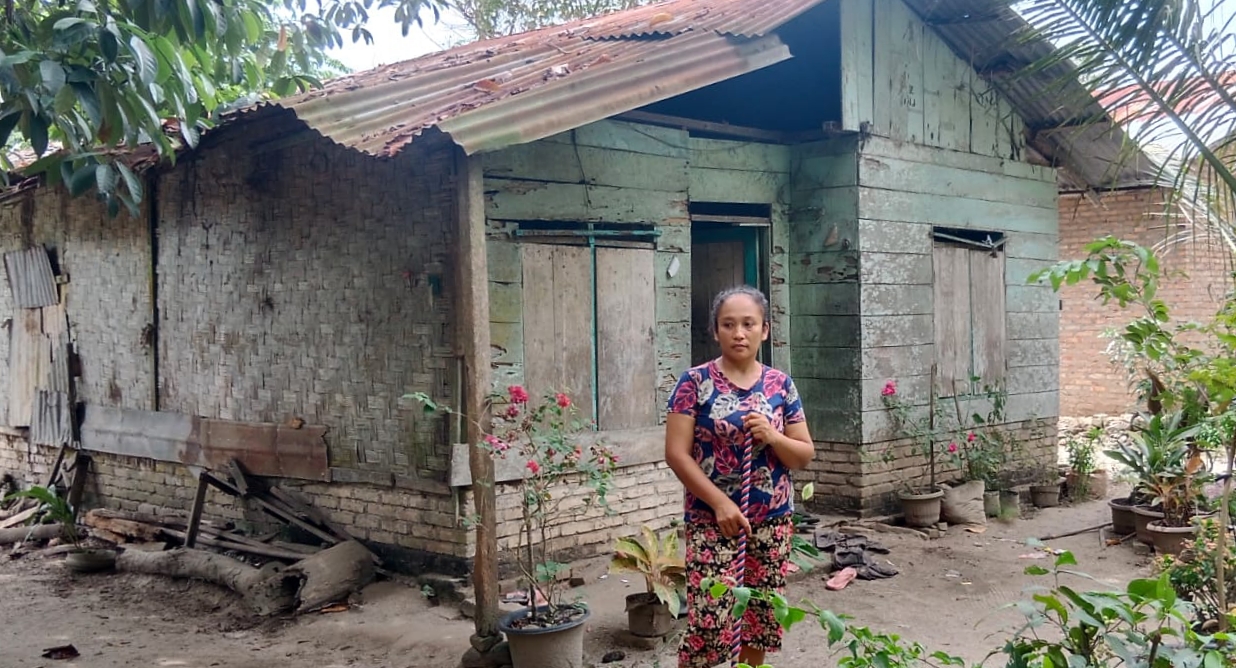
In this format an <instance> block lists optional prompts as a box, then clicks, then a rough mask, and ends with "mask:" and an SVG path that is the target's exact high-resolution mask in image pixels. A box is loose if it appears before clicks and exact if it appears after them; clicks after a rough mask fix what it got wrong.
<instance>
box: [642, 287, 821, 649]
mask: <svg viewBox="0 0 1236 668" xmlns="http://www.w3.org/2000/svg"><path fill="white" fill-rule="evenodd" d="M710 319H711V322H710V328H711V330H712V334H713V337H714V338H715V339H716V340H717V343H719V344H720V346H721V357H719V358H717V359H715V360H713V361H711V362H708V363H706V364H703V365H701V366H698V367H695V368H693V369H689V370H687V371H686V372H685V373H683V374H682V377H681V378H680V379H679V381H678V386H677V387H676V388H675V389H674V392H673V394H672V395H671V396H670V400H669V416H668V418H667V420H666V432H665V461H666V463H667V464H669V466H670V468H671V469H673V471H674V473H675V474H676V475H677V476H678V479H679V480H681V481H682V484H683V486H684V487H686V542H687V580H688V586H687V623H688V629H687V635H686V637H685V638H684V639H683V644H682V647H681V649H680V650H679V653H678V665H679V668H712V667H713V666H716V665H718V664H721V663H724V662H726V661H728V660H729V659H730V657H731V651H732V649H731V648H732V646H733V642H734V640H735V638H734V636H733V632H734V628H735V624H734V619H733V615H732V614H731V612H730V611H731V609H732V608H733V604H734V602H733V599H732V596H731V595H728V594H727V595H726V596H724V597H722V598H720V599H714V598H712V596H711V595H710V594H708V593H707V592H705V591H703V590H702V589H701V588H700V582H702V581H703V580H704V579H705V578H714V579H718V580H722V581H726V578H728V577H732V576H733V575H734V573H735V571H734V563H735V556H736V553H737V551H738V547H739V540H740V538H741V537H742V536H743V535H744V533H745V535H746V537H747V554H746V562H745V563H746V568H745V573H744V574H743V582H741V583H732V582H731V584H739V585H744V586H746V587H750V588H752V589H760V590H765V591H767V590H776V591H782V590H784V588H785V576H786V572H787V569H788V567H789V556H790V538H791V537H792V536H793V533H794V526H793V521H792V519H791V515H792V514H793V512H794V501H793V498H794V486H793V482H792V480H791V478H790V470H791V469H801V468H803V467H805V466H806V465H807V464H808V462H810V461H811V458H812V456H813V455H814V454H815V446H814V445H813V444H812V441H811V434H810V432H809V431H808V430H807V424H806V421H805V417H804V415H803V407H802V402H801V400H800V399H799V396H798V390H797V389H796V388H795V387H794V382H793V381H792V380H791V379H790V377H789V376H787V375H786V374H784V373H782V372H780V371H777V370H776V369H773V368H770V367H767V366H764V365H763V364H761V363H760V362H759V360H757V359H756V357H757V355H758V352H759V349H760V345H761V344H762V343H763V342H764V341H767V340H768V334H769V320H768V300H767V299H766V298H765V297H764V294H763V293H761V292H760V291H759V290H756V289H755V288H751V287H746V286H744V287H739V288H733V289H730V290H726V291H725V292H722V293H721V294H719V295H717V297H716V299H715V300H713V305H712V313H711V315H710ZM747 438H750V439H751V440H752V443H753V449H752V452H753V459H752V462H751V469H750V470H751V472H752V487H751V490H750V499H749V505H748V512H747V514H746V515H744V514H743V513H742V510H741V508H740V506H741V496H742V485H743V476H742V466H743V461H742V459H743V451H744V441H745V440H746V439H747ZM781 636H782V631H781V627H780V625H779V624H778V623H777V620H776V618H775V617H774V616H773V611H772V608H771V606H769V605H768V604H766V603H764V602H762V601H755V600H753V601H752V602H751V605H750V607H749V608H748V609H747V612H746V614H745V615H743V623H742V653H741V659H742V661H744V662H746V663H748V664H750V665H752V666H758V665H760V664H762V663H764V659H765V654H766V653H767V652H775V651H778V650H780V649H781Z"/></svg>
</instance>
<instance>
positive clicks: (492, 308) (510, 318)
mask: <svg viewBox="0 0 1236 668" xmlns="http://www.w3.org/2000/svg"><path fill="white" fill-rule="evenodd" d="M522 321H523V286H522V285H520V284H519V283H494V282H490V283H489V322H491V323H508V324H509V323H518V322H522Z"/></svg>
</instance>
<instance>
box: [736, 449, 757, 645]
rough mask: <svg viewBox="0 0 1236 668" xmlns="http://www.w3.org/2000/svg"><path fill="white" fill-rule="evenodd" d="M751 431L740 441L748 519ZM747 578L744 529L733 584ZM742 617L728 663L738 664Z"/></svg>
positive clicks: (738, 619)
mask: <svg viewBox="0 0 1236 668" xmlns="http://www.w3.org/2000/svg"><path fill="white" fill-rule="evenodd" d="M752 440H753V439H752V438H751V433H750V432H747V434H746V436H745V437H744V438H743V442H742V503H740V504H739V508H740V509H741V510H742V516H743V517H747V518H748V521H750V518H749V513H748V511H749V510H750V509H751V459H752V450H753V444H752ZM746 578H747V532H746V531H745V530H744V531H743V532H742V534H741V535H739V536H738V554H737V555H735V558H734V586H735V587H742V586H744V582H745V581H746ZM742 618H743V615H736V616H735V617H734V642H733V644H732V646H731V647H730V665H731V666H732V667H736V666H738V657H739V655H740V654H742Z"/></svg>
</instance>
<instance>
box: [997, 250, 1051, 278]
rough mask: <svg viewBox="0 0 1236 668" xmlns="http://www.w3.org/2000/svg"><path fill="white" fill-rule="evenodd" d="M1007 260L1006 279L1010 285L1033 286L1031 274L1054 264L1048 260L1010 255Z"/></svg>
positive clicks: (1005, 267)
mask: <svg viewBox="0 0 1236 668" xmlns="http://www.w3.org/2000/svg"><path fill="white" fill-rule="evenodd" d="M1006 257H1007V259H1006V260H1005V266H1004V280H1005V282H1006V283H1007V284H1008V285H1009V286H1016V285H1020V286H1031V285H1034V284H1033V283H1030V281H1029V280H1027V279H1029V278H1030V276H1031V274H1034V273H1035V272H1037V271H1039V270H1040V269H1046V268H1048V267H1050V266H1051V265H1053V264H1054V262H1049V261H1047V260H1026V259H1021V258H1013V257H1008V256H1007V254H1006Z"/></svg>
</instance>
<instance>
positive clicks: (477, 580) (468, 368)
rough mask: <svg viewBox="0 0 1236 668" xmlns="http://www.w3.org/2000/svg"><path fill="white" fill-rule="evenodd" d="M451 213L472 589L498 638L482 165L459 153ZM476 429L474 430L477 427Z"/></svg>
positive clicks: (482, 628)
mask: <svg viewBox="0 0 1236 668" xmlns="http://www.w3.org/2000/svg"><path fill="white" fill-rule="evenodd" d="M455 156H456V157H455V193H456V196H457V200H456V201H457V207H456V211H457V213H458V216H459V262H458V266H459V295H460V298H459V300H458V301H457V302H456V303H457V304H459V305H460V310H459V312H458V316H457V317H458V321H459V329H458V330H457V331H458V337H459V341H458V342H459V349H460V352H461V353H462V354H463V360H464V388H465V390H464V394H463V396H464V405H463V407H462V408H463V412H464V414H465V415H467V416H468V418H469V420H468V428H467V438H468V443H469V444H471V445H472V447H471V448H470V450H469V454H468V468H469V470H470V471H471V473H472V499H473V502H474V505H475V508H476V514H477V517H478V519H479V522H478V523H477V525H476V556H475V557H474V559H473V565H472V586H473V589H474V590H475V592H476V617H475V620H476V634H477V635H478V636H481V637H490V636H496V635H498V521H497V514H498V513H497V501H496V500H495V494H494V460H493V457H491V456H490V454H489V453H488V452H486V451H485V450H484V449H482V448H481V447H479V445H478V444H479V443H481V441H482V439H483V438H484V434H483V433H482V430H483V428H484V426H485V425H487V424H488V412H489V406H488V396H489V391H490V384H491V376H492V370H491V368H490V359H489V354H490V353H489V345H490V340H489V260H488V255H487V251H486V242H485V190H484V186H485V184H484V176H483V173H482V171H481V161H480V159H479V158H477V157H469V156H467V155H466V154H464V152H463V150H462V149H456V154H455ZM478 423H479V424H478Z"/></svg>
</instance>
